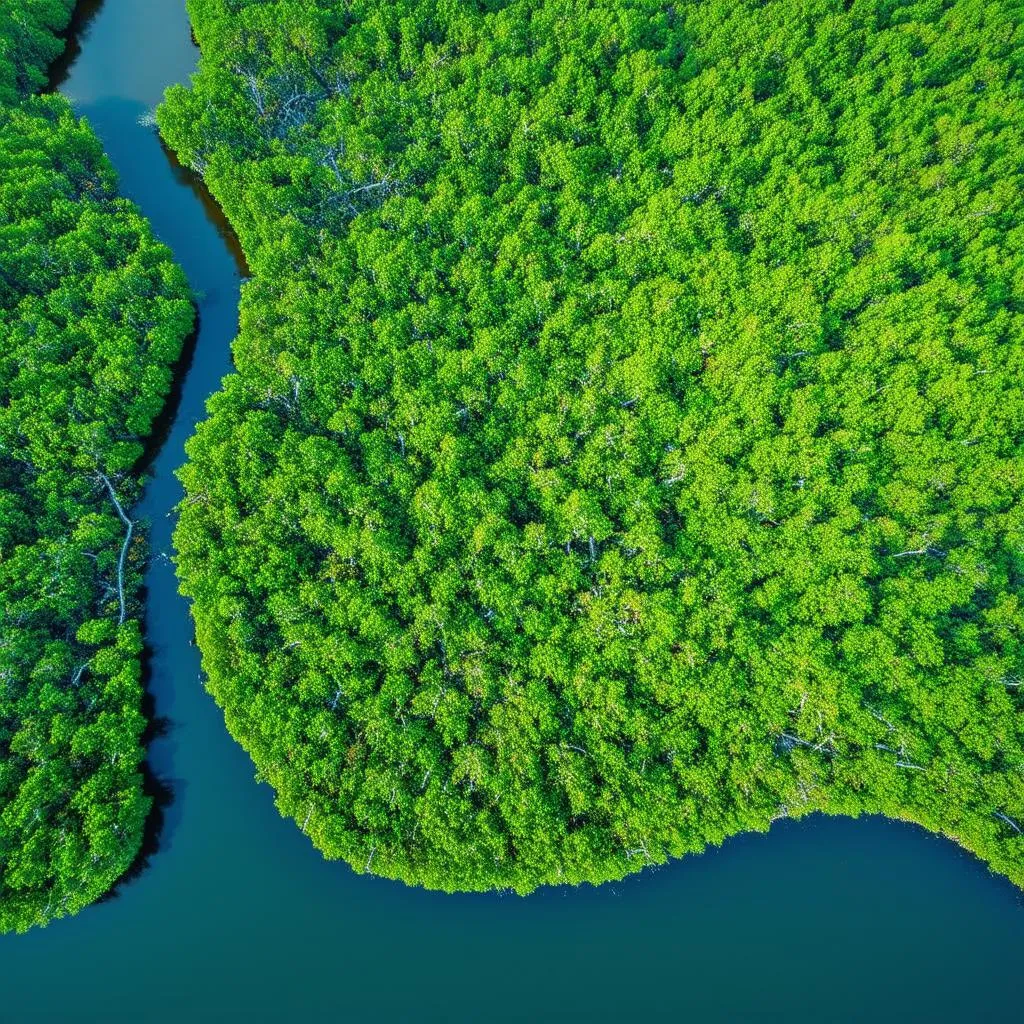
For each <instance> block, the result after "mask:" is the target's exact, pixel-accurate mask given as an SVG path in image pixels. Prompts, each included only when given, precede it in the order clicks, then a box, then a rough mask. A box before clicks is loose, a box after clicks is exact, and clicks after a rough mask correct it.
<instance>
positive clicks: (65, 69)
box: [45, 0, 106, 92]
mask: <svg viewBox="0 0 1024 1024" xmlns="http://www.w3.org/2000/svg"><path fill="white" fill-rule="evenodd" d="M105 2H106V0H79V3H78V4H76V5H75V10H74V13H73V14H72V15H71V21H70V23H69V24H68V27H67V28H66V29H65V30H64V32H63V33H62V34H61V38H62V39H65V40H66V44H65V46H64V52H63V53H62V54H61V55H60V56H59V57H58V58H57V59H56V60H55V61H54V62H53V64H51V65H50V73H49V74H48V75H47V84H46V89H45V92H56V91H57V90H58V89H59V88H60V87H61V86H62V85H63V84H64V83H65V82H66V81H67V80H68V75H69V74H70V73H71V68H72V66H73V65H74V63H75V61H76V60H78V58H79V56H80V54H81V52H82V45H83V44H84V42H85V38H86V35H87V33H88V31H89V27H90V26H91V25H92V23H93V21H94V20H95V18H96V15H97V14H99V13H100V11H101V10H102V9H103V4H104V3H105Z"/></svg>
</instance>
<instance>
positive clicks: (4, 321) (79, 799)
mask: <svg viewBox="0 0 1024 1024" xmlns="http://www.w3.org/2000/svg"><path fill="white" fill-rule="evenodd" d="M73 6H74V5H73V3H71V2H61V3H57V2H42V3H40V2H35V3H33V2H21V0H0V338H2V345H0V931H6V930H11V929H15V930H19V931H20V930H24V929H25V928H28V927H30V926H32V925H37V924H45V923H47V922H48V921H50V920H52V919H53V918H55V917H59V916H62V915H64V914H69V913H74V912H76V911H78V910H80V909H81V908H82V907H84V906H86V905H87V904H89V903H91V902H92V901H94V900H95V899H97V898H98V897H100V896H102V895H103V894H104V893H105V892H107V891H108V890H109V889H110V887H111V886H112V885H113V884H114V882H115V881H116V880H117V879H118V878H119V877H120V876H121V875H122V874H124V872H125V871H126V870H127V868H128V867H129V866H130V865H131V863H132V861H133V860H134V859H135V857H136V855H137V854H138V851H139V846H140V842H141V839H142V830H143V824H144V822H145V818H146V814H147V812H148V809H149V799H148V797H146V796H145V794H144V792H143V778H142V773H141V770H140V768H141V762H142V759H143V750H142V747H141V744H140V736H141V734H142V731H143V728H144V726H145V719H144V718H143V715H142V712H141V700H142V686H141V682H140V653H141V650H142V640H141V634H140V628H139V622H138V612H139V608H138V602H137V595H138V589H139V584H140V569H141V564H142V561H143V557H144V541H143V538H142V536H141V533H140V531H139V529H138V528H137V527H136V524H135V523H134V522H133V521H132V519H131V516H130V511H129V510H130V507H131V500H132V499H133V498H134V497H135V495H136V494H137V491H138V487H139V480H138V477H137V475H136V474H135V472H134V470H133V467H135V465H136V463H137V462H138V460H139V458H140V456H141V455H142V452H143V441H144V439H145V438H146V436H147V435H148V434H149V432H150V429H151V427H152V425H153V421H154V418H155V417H156V415H157V413H159V411H160V409H161V407H162V405H163V401H164V398H165V396H166V395H167V392H168V390H169V388H170V383H171V370H170V366H171V364H172V363H173V362H174V360H175V359H176V358H177V357H178V355H179V353H180V350H181V346H182V342H183V340H184V339H185V337H186V336H187V335H188V333H189V332H190V331H191V329H192V323H193V310H192V303H191V297H190V293H189V289H188V286H187V284H186V282H185V279H184V275H183V274H182V272H181V271H180V270H178V269H177V268H176V267H175V265H174V264H173V263H172V261H171V255H170V253H169V251H168V250H167V249H166V248H165V247H164V246H163V245H160V244H159V243H158V242H157V241H156V240H155V239H154V238H153V235H152V232H151V230H150V228H149V226H148V224H147V223H146V221H145V220H144V219H143V218H142V216H141V215H140V213H139V211H138V210H137V209H136V208H135V207H134V206H133V205H132V204H131V203H129V202H127V201H126V200H124V199H121V198H118V195H117V187H116V180H115V176H114V172H113V169H112V168H111V166H110V164H109V162H108V161H107V159H106V158H105V157H104V155H103V152H102V148H101V146H100V142H99V140H98V139H97V138H96V136H95V135H94V134H93V132H92V130H91V129H90V128H89V127H88V125H86V124H85V123H84V122H83V121H81V120H79V119H78V118H77V117H75V116H74V114H73V113H72V111H71V109H70V107H69V106H68V103H67V101H66V100H64V99H63V98H62V97H59V96H45V97H37V96H26V95H25V94H26V93H27V92H29V91H31V90H33V89H36V88H39V87H40V86H41V85H42V84H43V83H44V80H45V79H44V67H45V64H46V63H47V62H49V61H51V60H53V59H54V58H55V57H56V56H57V55H58V54H59V52H60V50H61V48H62V43H61V42H60V41H59V40H57V39H56V37H55V36H54V35H53V32H55V31H59V30H61V29H62V28H63V27H64V26H65V25H66V24H67V21H68V17H69V15H70V11H71V8H72V7H73Z"/></svg>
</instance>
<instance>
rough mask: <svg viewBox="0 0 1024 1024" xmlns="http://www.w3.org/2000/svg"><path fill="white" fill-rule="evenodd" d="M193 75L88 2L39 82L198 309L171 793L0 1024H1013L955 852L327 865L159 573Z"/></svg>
mask: <svg viewBox="0 0 1024 1024" xmlns="http://www.w3.org/2000/svg"><path fill="white" fill-rule="evenodd" d="M197 58H198V52H197V50H196V49H195V47H194V45H193V44H192V41H191V38H190V33H189V25H188V19H187V17H186V14H185V9H184V0H106V2H102V0H88V2H85V3H82V4H80V5H79V10H78V14H77V17H76V22H75V26H74V29H73V33H72V38H71V42H70V44H69V47H68V51H67V53H66V54H65V57H64V59H63V60H62V62H61V63H60V65H59V66H58V67H57V68H56V69H55V70H54V83H53V84H54V86H55V87H57V88H59V89H60V90H61V91H63V92H64V93H65V94H66V95H67V96H68V97H69V98H70V99H71V100H72V101H73V102H74V103H75V104H76V106H77V108H78V110H79V111H80V113H82V114H83V115H85V116H86V117H88V119H89V120H90V122H91V123H92V125H93V127H94V128H95V129H96V131H97V132H98V133H99V135H100V137H101V138H102V140H103V143H104V146H105V147H106V150H107V152H108V153H109V155H110V157H111V159H112V161H113V163H114V165H115V167H116V168H117V170H118V172H119V174H120V177H121V185H122V189H123V191H124V192H125V193H126V194H127V195H128V196H130V197H131V198H132V199H134V200H135V201H136V202H137V203H138V204H139V205H140V206H141V208H142V210H143V212H144V213H145V214H146V215H147V216H148V217H149V218H150V220H151V221H152V223H153V226H154V228H155V230H156V233H157V235H158V236H159V237H160V238H161V239H163V240H164V241H165V242H166V243H167V244H168V245H169V246H170V247H171V248H172V249H173V250H174V253H175V255H176V257H177V259H178V260H179V262H180V263H181V264H182V266H183V267H184V268H185V270H186V272H187V274H188V276H189V279H190V280H191V282H192V285H193V288H194V289H195V290H196V292H197V294H198V295H199V309H200V330H199V333H198V337H197V339H196V344H195V348H194V351H192V352H190V353H189V354H188V355H187V357H186V359H185V361H184V362H185V365H183V366H182V367H181V368H180V373H181V381H180V387H179V390H178V393H177V394H176V396H175V403H176V404H175V405H173V406H172V410H171V412H170V413H169V414H168V416H167V417H166V418H165V430H164V431H163V432H162V436H161V439H160V440H161V444H160V447H159V449H158V451H157V452H156V454H155V456H154V457H153V460H152V463H151V465H150V473H151V479H150V481H149V483H148V486H147V488H146V492H145V496H144V498H143V501H142V502H141V505H140V506H139V507H138V508H137V509H136V516H137V517H142V518H144V519H146V520H148V522H149V524H150V526H151V545H152V554H153V557H152V562H151V565H150V568H149V570H148V572H147V576H146V584H147V593H146V601H147V604H146V608H147V611H146V623H145V628H146V636H147V640H148V644H149V651H150V654H149V661H148V688H149V693H150V701H151V704H152V707H151V708H149V709H148V710H150V711H151V713H152V714H153V716H154V717H155V719H156V722H157V728H156V729H155V732H156V734H157V735H156V736H155V738H154V739H153V741H152V742H151V744H150V747H149V765H150V768H151V771H152V773H153V774H154V775H155V776H156V777H157V778H159V779H160V780H161V781H162V782H163V784H164V785H165V786H166V788H167V789H168V792H169V793H170V802H169V803H168V804H167V806H165V807H164V808H163V810H162V819H158V820H157V821H156V822H155V824H159V826H160V827H159V829H153V830H152V831H153V832H154V836H153V840H154V842H153V843H152V846H153V848H152V849H151V850H150V853H149V857H148V861H147V862H146V863H145V864H144V865H142V868H141V870H140V871H139V872H138V874H137V876H136V877H135V878H133V879H131V880H129V881H127V882H125V883H124V884H122V885H121V886H120V887H119V889H118V891H117V892H116V893H115V894H114V895H113V896H112V898H110V899H108V900H107V901H106V902H104V903H102V904H101V905H99V906H97V907H93V908H91V909H89V910H87V911H85V912H84V913H82V914H81V915H80V916H78V917H77V918H74V919H72V920H68V921H61V922H58V923H56V924H54V925H51V926H50V927H49V928H47V929H45V930H36V931H35V932H32V933H30V934H28V935H24V936H5V937H3V938H2V939H0V1021H3V1022H11V1024H18V1022H22V1021H37V1020H60V1021H84V1022H92V1021H121V1020H124V1021H161V1022H162V1021H168V1022H170V1021H205V1020H215V1019H218V1020H219V1019H225V1018H227V1019H234V1018H236V1017H237V1018H243V1019H246V1020H249V1021H260V1020H281V1021H295V1020H327V1019H332V1020H333V1019H337V1020H352V1021H363V1020H367V1019H371V1018H372V1019H374V1020H378V1021H387V1020H403V1021H405V1020H409V1021H412V1020H416V1021H433V1020H443V1021H492V1020H493V1021H506V1020H508V1021H512V1020H524V1021H529V1020H536V1021H604V1020H609V1021H616V1022H618V1024H624V1022H628V1021H633V1020H641V1019H645V1020H661V1019H673V1020H682V1019H689V1018H692V1019H695V1020H701V1021H713V1020H737V1019H741V1020H742V1019H758V1020H765V1019H767V1020H784V1019H785V1020H800V1019H810V1020H822V1021H847V1020H848V1021H854V1020H866V1019H867V1020H874V1021H883V1020H885V1021H887V1020H893V1021H900V1022H903V1024H910V1022H913V1021H918V1020H926V1019H927V1020H929V1021H963V1020H996V1019H1000V1020H1020V1019H1021V1017H1022V1014H1024V1010H1022V997H1024V973H1022V972H1021V970H1020V961H1019V952H1020V950H1021V949H1022V948H1024V897H1022V894H1021V893H1019V892H1018V891H1017V890H1016V889H1015V888H1014V887H1013V886H1011V885H1010V884H1009V883H1008V882H1006V881H1005V880H1004V879H1002V878H998V877H995V876H993V875H992V874H990V873H989V871H988V870H987V869H986V868H985V867H984V866H983V865H982V864H981V863H979V862H978V861H976V860H975V859H974V858H972V857H970V856H969V855H967V854H965V853H963V852H962V851H961V850H959V849H958V848H957V847H955V846H954V845H953V844H951V843H949V842H946V841H945V840H942V839H940V838H937V837H934V836H930V835H927V834H926V833H924V832H923V831H921V830H920V829H917V828H914V827H910V826H906V825H902V824H898V823H894V822H888V821H885V820H882V819H877V818H876V819H865V820H861V821H848V820H840V819H826V818H822V817H820V816H817V817H814V818H812V819H808V820H806V821H803V822H800V823H794V822H783V823H779V824H778V825H777V826H776V827H775V828H774V829H773V830H772V832H771V834H770V835H768V836H740V837H738V838H735V839H733V840H730V841H729V842H727V843H726V844H725V846H724V848H722V849H721V850H713V851H709V852H708V853H706V854H705V855H703V856H701V857H694V858H688V859H686V860H684V861H680V862H676V863H673V864H671V865H670V866H668V867H666V868H662V869H660V870H657V871H647V872H645V873H643V874H641V875H640V876H636V877H633V878H631V879H629V880H627V881H626V882H623V883H619V884H616V885H610V886H604V887H601V888H597V889H595V888H589V887H588V888H581V889H549V890H543V891H540V892H538V893H536V894H534V895H533V896H530V897H529V898H527V899H520V898H519V897H514V896H501V895H497V894H495V895H489V896H488V895H472V896H469V895H467V896H445V895H441V894H437V893H429V892H423V891H421V890H412V889H407V888H405V887H403V886H401V885H398V884H395V883H391V882H386V881H382V880H380V879H375V878H370V877H365V876H363V877H360V876H357V875H355V874H354V873H353V872H352V871H350V870H349V868H348V867H347V866H345V865H343V864H338V863H326V862H324V861H323V859H322V858H321V856H320V855H319V854H318V853H317V852H316V851H315V850H314V849H313V847H312V846H311V844H310V843H309V841H308V840H307V839H305V838H304V837H303V836H302V835H301V834H300V833H299V831H298V829H296V828H295V826H294V825H293V824H292V823H291V822H286V821H283V820H281V819H280V818H279V817H278V814H277V812H276V811H275V809H274V806H273V800H272V794H271V792H270V790H269V788H268V787H266V786H264V785H258V784H257V783H256V782H254V780H253V768H252V764H251V762H250V761H249V758H248V757H247V756H246V754H245V753H244V752H243V751H242V750H241V749H240V748H239V747H238V746H236V745H235V743H234V742H233V741H232V740H231V738H230V737H229V736H228V734H227V732H226V731H225V729H224V725H223V719H222V717H221V714H220V712H219V710H218V709H217V707H216V706H215V705H214V703H213V701H212V700H211V699H210V697H209V696H208V695H207V694H206V693H205V691H204V689H203V685H202V679H201V676H200V668H199V656H198V652H197V651H196V649H195V647H193V646H192V645H191V637H192V627H191V622H190V620H189V616H188V608H187V605H186V603H185V602H184V601H183V600H182V599H181V598H180V597H179V596H178V594H177V589H176V584H175V578H174V571H173V567H172V565H171V563H170V561H169V556H170V553H171V531H172V528H173V519H172V517H171V515H170V512H171V510H172V509H173V507H174V506H175V504H176V503H177V502H178V500H179V498H180V495H181V491H180V488H179V485H178V483H177V481H176V479H175V477H174V470H175V468H176V467H177V466H179V465H180V464H181V462H182V460H183V458H184V453H183V446H184V442H185V440H186V438H187V437H188V436H189V435H190V434H191V432H192V430H193V428H194V426H195V424H196V422H197V421H198V420H199V419H200V418H201V417H202V416H203V409H204V403H205V401H206V399H207V397H208V396H209V395H210V393H211V392H213V391H214V390H216V388H217V387H218V384H219V381H220V379H221V378H222V377H223V376H224V374H225V373H227V372H228V371H229V370H230V365H231V364H230V351H229V347H230V343H231V340H232V338H233V336H234V333H235V329H236V325H237V308H238V294H239V287H240V283H241V281H242V278H243V276H244V274H245V265H244V260H243V258H242V256H241V253H240V252H239V250H238V247H237V244H236V243H235V242H234V240H233V238H232V236H231V233H230V231H229V229H228V228H227V226H226V225H225V223H224V221H223V218H222V217H221V215H220V213H219V211H218V210H217V208H216V206H215V204H214V203H213V202H212V201H211V200H210V198H209V196H208V195H207V194H206V193H205V191H204V190H203V188H202V185H201V183H199V182H198V181H196V179H195V178H194V176H192V175H191V174H189V173H187V172H185V171H184V170H182V169H181V168H180V167H179V166H177V164H176V162H175V161H174V160H173V158H172V157H171V156H170V155H169V154H168V153H167V152H166V151H165V149H164V148H163V147H162V146H161V144H160V142H159V139H158V137H157V135H156V133H155V130H154V129H153V128H152V127H151V122H150V119H149V118H148V116H147V115H148V114H150V113H151V112H152V110H153V108H154V107H155V106H156V104H157V103H159V101H160V98H161V96H162V94H163V91H164V89H165V88H166V87H167V86H168V85H170V84H171V83H173V82H180V81H187V79H188V76H189V74H190V73H191V72H192V70H193V68H194V66H195V62H196V60H197Z"/></svg>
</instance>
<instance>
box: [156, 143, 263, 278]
mask: <svg viewBox="0 0 1024 1024" xmlns="http://www.w3.org/2000/svg"><path fill="white" fill-rule="evenodd" d="M160 148H161V149H162V150H163V151H164V155H165V156H166V157H167V162H168V163H169V164H170V166H171V171H172V172H173V173H174V177H175V180H176V181H177V182H178V184H180V185H184V186H186V187H187V188H188V189H190V190H191V192H192V194H193V195H194V196H195V197H196V199H198V200H199V203H200V205H201V206H202V208H203V212H204V213H205V214H206V219H207V220H208V221H209V222H210V223H211V224H213V225H214V227H216V229H217V234H218V235H220V237H221V240H222V241H223V242H224V246H225V248H226V249H227V250H228V252H230V253H231V258H232V259H233V260H234V261H235V266H236V267H237V268H238V274H239V276H240V277H241V278H242V280H243V281H244V280H246V279H248V278H249V277H251V276H252V275H251V272H250V270H249V263H248V261H247V260H246V258H245V253H244V252H243V251H242V245H241V243H240V242H239V241H238V236H237V235H236V234H235V231H234V229H233V228H232V227H231V224H230V223H229V222H228V219H227V217H226V216H225V215H224V211H223V210H222V209H221V208H220V207H219V206H218V205H217V203H216V201H215V200H214V198H213V196H211V195H210V190H209V189H208V188H207V187H206V185H205V184H204V182H203V179H202V178H201V177H200V176H199V175H198V174H196V172H195V171H193V170H192V169H191V168H189V167H186V166H185V165H184V164H183V163H182V162H181V161H180V160H179V159H178V157H177V155H176V154H175V153H174V152H172V151H171V150H170V149H169V148H168V146H167V144H166V143H165V142H164V140H163V139H160Z"/></svg>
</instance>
